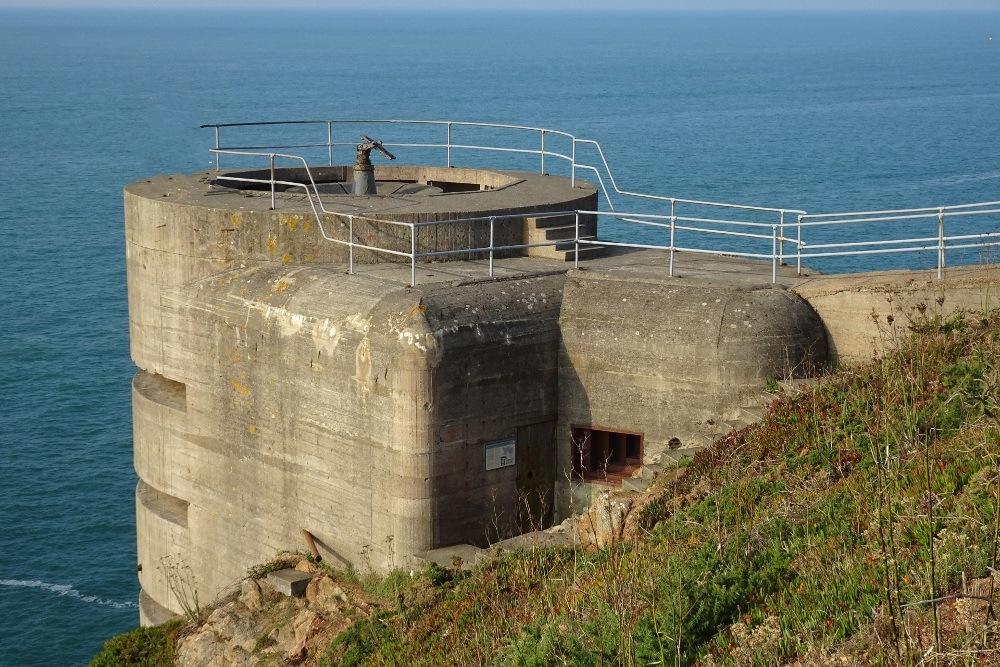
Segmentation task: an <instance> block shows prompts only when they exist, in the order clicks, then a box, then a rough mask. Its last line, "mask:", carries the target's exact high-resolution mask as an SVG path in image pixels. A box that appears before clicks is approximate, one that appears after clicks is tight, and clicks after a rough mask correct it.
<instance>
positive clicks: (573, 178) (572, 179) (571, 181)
mask: <svg viewBox="0 0 1000 667" xmlns="http://www.w3.org/2000/svg"><path fill="white" fill-rule="evenodd" d="M572 158H573V159H572V160H571V162H572V163H573V164H572V168H571V173H570V177H569V186H570V187H571V188H575V187H576V137H573V152H572Z"/></svg>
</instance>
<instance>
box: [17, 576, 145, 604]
mask: <svg viewBox="0 0 1000 667" xmlns="http://www.w3.org/2000/svg"><path fill="white" fill-rule="evenodd" d="M0 586H10V587H12V588H41V589H43V590H46V591H50V592H52V593H57V594H58V595H63V596H66V597H71V598H77V599H79V600H82V601H84V602H90V603H93V604H99V605H104V606H105V607H114V608H115V609H137V608H138V607H139V605H138V604H136V603H135V602H115V601H114V600H105V599H104V598H99V597H97V596H96V595H84V594H83V593H81V592H80V591H78V590H76V589H75V588H73V587H72V586H70V585H69V584H49V583H46V582H44V581H29V580H24V579H0Z"/></svg>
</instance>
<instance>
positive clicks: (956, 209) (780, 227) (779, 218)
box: [202, 119, 1000, 284]
mask: <svg viewBox="0 0 1000 667" xmlns="http://www.w3.org/2000/svg"><path fill="white" fill-rule="evenodd" d="M349 125H355V126H362V125H363V126H366V127H367V126H371V125H387V126H394V127H398V126H405V127H408V128H410V129H413V128H417V129H424V130H431V131H435V132H440V133H441V134H440V135H438V140H434V138H433V137H431V138H424V139H419V138H418V139H408V140H407V139H400V140H397V141H389V140H386V141H384V142H383V143H384V145H385V146H387V147H393V148H413V149H420V150H424V151H431V152H440V154H441V158H443V161H444V164H445V166H447V167H452V166H454V162H453V157H454V155H455V154H456V153H458V152H481V153H488V154H489V153H500V154H515V155H519V156H528V157H531V158H532V159H533V158H535V157H537V158H538V166H539V169H540V173H543V174H544V173H546V169H547V168H551V167H552V165H553V164H554V163H553V161H555V164H556V165H558V164H563V165H564V166H565V167H566V168H567V169H568V177H569V178H570V181H571V185H572V186H575V185H576V180H577V177H578V173H577V172H578V171H580V172H584V173H588V174H592V175H593V176H594V178H595V179H596V181H597V186H598V188H599V191H600V193H601V194H602V195H603V196H604V200H605V201H606V202H607V206H608V209H609V210H606V211H602V210H598V211H582V210H580V211H561V212H557V213H545V214H531V216H530V217H533V218H543V217H549V216H564V215H571V214H572V215H575V219H576V230H575V234H574V238H572V239H561V240H558V241H548V242H544V243H534V244H503V245H497V244H496V243H495V242H494V239H495V235H494V231H495V225H496V223H497V222H498V221H503V220H509V219H515V218H520V219H523V218H524V217H526V216H525V214H519V215H506V216H485V217H481V218H465V219H461V220H437V221H428V222H419V223H410V222H400V221H394V220H387V219H384V218H372V217H365V216H359V215H350V214H346V213H341V212H337V211H330V210H328V209H327V208H326V207H325V205H324V202H323V199H322V197H321V196H320V192H319V189H318V188H317V186H316V182H315V179H314V177H313V174H312V170H311V168H310V164H309V162H308V160H307V159H306V158H305V157H304V156H303V155H294V154H289V153H282V152H275V151H278V150H288V149H305V150H311V151H319V152H321V153H323V154H324V158H325V162H326V164H327V165H328V166H333V164H334V153H335V151H336V150H339V149H342V148H350V150H351V153H350V156H349V160H348V163H349V162H350V161H352V160H353V151H354V149H355V148H356V146H357V141H356V140H346V138H347V137H346V132H345V140H339V132H338V133H335V132H334V128H337V129H338V130H339V129H340V128H342V127H344V126H349ZM309 126H320V127H321V128H322V129H323V130H324V135H325V136H324V139H325V140H324V141H292V142H286V143H281V144H277V145H275V144H266V143H259V142H258V143H253V142H252V143H245V144H239V145H224V144H223V143H222V130H223V129H224V128H228V129H230V130H234V129H236V128H241V129H244V130H247V129H252V130H260V129H264V130H270V129H273V128H274V127H284V128H298V127H309ZM202 127H203V128H213V129H214V131H215V147H214V148H212V149H211V152H212V153H213V154H214V155H215V163H216V169H217V170H219V168H220V163H221V161H222V156H224V155H225V156H231V157H233V158H243V159H247V158H249V159H255V160H258V159H259V160H263V159H266V160H267V164H268V168H269V178H267V179H263V178H252V177H249V176H246V175H241V176H232V175H225V174H220V175H219V176H218V179H219V180H227V181H233V182H242V183H249V184H258V185H268V186H269V187H270V194H271V208H272V209H273V208H274V207H275V203H276V202H275V198H276V194H275V193H276V189H277V187H278V186H281V187H284V188H294V189H301V190H303V191H304V192H305V194H306V196H307V199H308V201H309V205H310V207H311V209H312V211H313V214H314V215H315V217H316V221H317V223H318V225H319V229H320V232H321V234H322V236H323V238H324V239H326V240H328V241H332V242H334V243H338V244H343V245H346V246H348V248H349V250H348V255H349V259H348V261H349V270H350V272H351V273H353V272H354V265H355V261H354V260H355V258H354V254H355V250H356V249H358V250H368V251H372V252H376V253H383V254H388V255H392V256H397V257H406V258H409V260H410V276H411V284H416V264H417V261H418V260H421V259H426V258H431V257H438V256H451V255H461V254H466V255H477V254H483V255H488V257H489V275H490V276H491V277H492V276H493V274H494V270H493V269H494V258H495V256H496V254H497V253H498V252H502V251H508V250H524V249H528V248H536V247H545V246H564V247H565V245H566V244H569V243H572V244H573V249H574V250H573V252H574V265H576V266H578V265H579V261H580V248H581V246H584V247H586V246H588V245H601V246H611V247H623V248H639V249H658V250H664V251H666V252H667V253H668V261H667V267H666V268H667V272H668V275H670V276H673V275H674V265H675V255H676V253H677V252H687V253H692V254H703V255H716V256H738V257H746V258H752V259H761V260H769V262H770V266H771V280H772V282H777V273H778V267H779V266H782V265H784V264H786V260H790V259H791V257H792V255H794V257H795V265H796V271H797V273H799V274H801V272H802V268H803V261H808V260H810V259H819V258H829V257H862V256H866V255H874V254H884V253H903V252H935V253H936V254H937V270H938V277H939V278H941V277H942V276H943V270H944V267H945V265H946V254H947V251H948V250H960V249H969V248H984V247H989V248H992V247H993V246H995V245H997V244H998V243H1000V232H984V231H980V230H976V231H972V230H970V229H969V225H968V224H961V225H959V229H958V233H953V234H952V235H948V234H946V233H945V232H946V230H945V227H946V225H945V221H946V220H950V219H952V218H956V219H960V220H961V222H962V223H967V222H968V220H969V219H973V217H974V216H984V215H994V216H998V217H1000V202H985V203H980V204H963V205H958V206H942V207H934V208H918V209H899V210H883V211H864V212H852V213H826V214H809V213H807V212H806V211H804V210H799V209H794V208H775V207H764V206H748V205H742V204H728V203H721V202H710V201H701V200H694V199H682V198H676V197H665V196H661V195H653V194H648V193H640V192H632V191H628V190H623V189H622V188H620V187H619V186H618V183H617V181H616V180H615V178H614V173H613V172H612V170H611V166H610V164H609V163H608V160H607V157H606V156H605V154H604V151H603V149H602V148H601V146H600V144H599V143H598V142H596V141H594V140H591V139H580V138H578V137H576V136H574V135H572V134H569V133H567V132H562V131H559V130H552V129H548V128H540V127H529V126H521V125H506V124H494V123H474V122H462V121H435V120H397V119H381V120H362V119H338V120H333V119H330V120H303V121H267V122H257V123H222V124H210V125H203V126H202ZM457 131H491V132H500V133H502V134H503V135H504V140H505V141H507V142H508V144H507V145H496V144H494V143H482V142H479V143H476V142H475V141H456V132H457ZM355 134H356V133H355ZM509 135H513V136H514V137H518V139H512V137H511V136H509ZM335 139H337V140H335ZM553 139H555V140H557V141H558V140H562V141H563V142H564V143H565V144H567V148H568V152H561V151H559V150H553V149H552V140H553ZM547 140H548V141H547ZM518 141H520V144H518V143H517V142H518ZM525 142H530V143H525ZM511 144H514V145H511ZM579 147H588V148H590V149H592V150H593V151H594V152H595V154H596V156H597V158H598V160H597V165H596V166H595V165H592V164H587V163H585V162H583V161H581V160H580V158H579V152H578V148H579ZM564 150H565V149H564ZM547 158H548V162H547V161H546V159H547ZM275 160H288V161H291V162H293V163H296V164H301V166H302V167H303V169H304V172H305V174H306V175H307V179H306V181H307V182H294V181H287V180H281V179H278V178H276V172H275ZM605 176H606V177H607V181H605ZM608 183H610V188H609V187H608ZM632 201H636V202H639V203H641V204H642V205H643V206H646V207H654V208H655V207H659V208H660V209H662V212H660V213H649V212H646V211H641V212H631V211H628V212H626V211H625V210H624V207H623V206H622V204H627V203H628V202H632ZM616 204H618V205H617V206H616ZM321 214H322V215H321ZM323 215H325V216H335V217H336V218H338V219H343V220H346V225H347V228H348V229H347V232H348V239H347V240H344V239H340V238H336V237H335V236H334V235H331V234H330V233H329V232H328V230H327V228H326V226H325V225H324V222H323ZM581 216H594V217H596V218H598V219H600V218H605V219H610V220H613V221H615V222H616V223H620V224H625V225H631V226H632V227H631V228H630V229H632V230H635V229H641V230H646V232H647V235H648V236H655V235H656V234H662V235H665V236H666V239H665V241H664V242H659V243H653V242H649V243H636V242H625V241H610V240H595V239H592V238H586V237H581V234H580V217H581ZM789 216H795V221H794V223H792V222H790V221H789ZM928 220H930V221H932V222H933V223H934V224H936V229H935V230H933V231H934V232H935V233H933V234H931V233H924V234H922V235H920V236H916V237H912V236H904V237H902V238H884V237H873V238H858V239H849V240H844V239H838V238H836V234H835V233H833V232H832V231H831V230H834V229H837V228H839V227H841V226H844V225H866V230H867V231H868V232H869V233H870V230H871V229H872V228H874V227H876V226H883V227H884V226H891V227H892V229H896V230H898V228H899V226H900V224H904V225H905V224H910V223H913V222H920V221H928ZM360 221H363V222H365V223H368V224H380V225H392V226H397V227H401V228H408V229H409V236H410V243H409V245H410V247H409V250H408V251H405V250H394V249H391V248H386V247H380V246H374V245H370V244H364V243H359V242H357V241H355V240H354V224H355V222H360ZM468 223H482V224H484V225H486V224H488V225H489V244H488V245H484V246H481V247H474V248H472V247H470V248H461V249H450V250H433V251H424V252H417V231H418V230H419V229H420V228H423V227H430V226H437V225H453V224H468ZM792 225H794V227H795V237H794V238H791V237H789V236H788V235H787V232H788V229H789V227H790V226H792ZM649 232H651V233H649ZM887 233H892V232H891V231H889V232H887ZM679 234H680V235H683V236H684V237H685V240H684V242H680V241H679V239H678V235H679ZM806 234H810V235H812V237H811V240H807V239H805V238H804V236H805V235H806ZM755 244H756V246H759V245H761V244H763V248H760V247H756V246H755ZM789 245H790V246H792V247H794V250H793V251H792V252H788V251H787V248H786V246H789ZM768 246H770V247H769V248H768Z"/></svg>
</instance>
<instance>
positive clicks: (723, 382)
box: [556, 272, 827, 516]
mask: <svg viewBox="0 0 1000 667" xmlns="http://www.w3.org/2000/svg"><path fill="white" fill-rule="evenodd" d="M559 324H560V329H561V332H562V345H561V347H560V352H559V421H558V426H557V430H556V434H557V439H558V457H559V458H558V461H559V468H560V471H561V474H559V475H558V476H557V480H558V482H559V486H560V491H559V493H558V501H557V502H558V510H559V515H560V516H567V515H568V514H570V513H571V511H572V510H573V509H574V508H572V507H571V506H570V504H569V503H570V502H571V498H572V497H573V496H572V494H571V491H572V490H573V488H574V485H573V484H569V483H568V482H567V481H566V480H567V478H568V476H569V470H570V462H571V457H572V443H571V432H572V428H573V427H575V426H580V427H593V428H599V429H602V430H611V431H620V432H638V433H642V434H643V435H644V449H645V451H644V457H645V459H646V460H647V461H650V460H656V459H657V458H659V456H662V455H665V454H667V453H668V452H672V451H674V450H677V453H683V452H684V451H685V450H687V451H693V450H695V449H698V448H701V447H704V446H705V445H707V444H710V443H711V441H712V440H713V439H714V437H717V436H718V435H719V434H720V433H723V432H725V430H727V427H725V426H724V425H723V424H722V422H723V421H725V420H727V419H736V418H738V417H739V413H740V410H741V408H742V407H743V406H748V407H749V406H752V405H756V402H757V400H758V396H759V393H760V390H761V388H762V387H763V385H764V384H765V383H766V382H767V381H768V379H771V378H778V379H782V378H793V377H805V376H808V375H811V374H813V373H814V372H816V371H817V370H818V369H821V368H822V367H823V366H824V365H825V363H826V348H827V343H826V340H825V336H824V333H823V326H822V323H821V322H820V320H819V317H818V316H817V315H816V313H815V312H814V311H813V310H812V308H810V307H809V305H808V304H807V303H806V302H805V301H804V300H803V299H802V298H800V297H799V296H797V295H796V294H794V293H793V292H789V291H786V290H784V289H782V288H780V287H772V286H770V285H766V286H760V287H757V288H754V287H740V286H733V285H720V284H715V285H712V284H691V283H687V284H679V283H678V281H676V280H670V279H663V280H649V279H647V280H636V279H634V278H630V277H625V276H615V275H614V274H609V275H602V274H592V273H585V272H573V273H571V275H570V278H569V280H568V283H567V286H566V291H565V295H564V297H563V308H562V313H561V316H560V323H559ZM672 439H676V440H675V441H674V443H673V445H671V440H672ZM584 491H586V489H584ZM575 509H576V511H579V507H577V508H575Z"/></svg>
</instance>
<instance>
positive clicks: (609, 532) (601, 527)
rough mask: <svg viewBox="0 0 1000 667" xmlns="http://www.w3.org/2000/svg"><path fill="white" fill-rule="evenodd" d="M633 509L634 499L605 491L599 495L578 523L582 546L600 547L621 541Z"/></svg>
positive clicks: (577, 528)
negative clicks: (626, 522)
mask: <svg viewBox="0 0 1000 667" xmlns="http://www.w3.org/2000/svg"><path fill="white" fill-rule="evenodd" d="M631 511H632V499H631V498H628V497H622V496H619V495H615V494H612V493H610V492H607V491H606V492H604V493H602V494H601V495H600V496H598V497H597V499H596V500H594V502H593V503H592V504H591V506H590V508H589V509H588V510H587V511H586V512H585V513H584V515H583V517H581V518H580V521H579V523H578V524H577V527H576V530H577V536H578V539H579V541H580V546H582V547H585V548H586V547H590V546H596V547H597V548H598V549H603V548H604V547H608V546H611V545H612V544H615V543H616V542H620V541H621V540H622V537H623V533H624V530H625V521H626V519H627V517H628V515H629V513H630V512H631Z"/></svg>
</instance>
